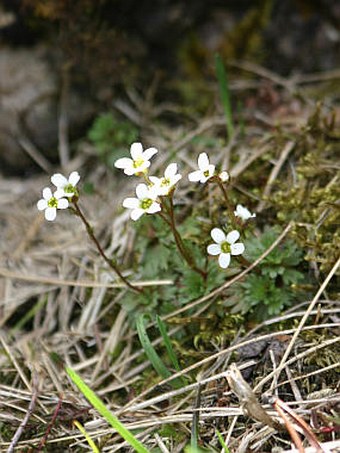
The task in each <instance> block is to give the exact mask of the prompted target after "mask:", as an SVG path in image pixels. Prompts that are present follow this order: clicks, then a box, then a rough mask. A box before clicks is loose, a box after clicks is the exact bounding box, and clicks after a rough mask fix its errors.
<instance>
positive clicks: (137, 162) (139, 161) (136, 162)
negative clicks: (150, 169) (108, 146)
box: [133, 157, 144, 168]
mask: <svg viewBox="0 0 340 453" xmlns="http://www.w3.org/2000/svg"><path fill="white" fill-rule="evenodd" d="M143 164H144V159H142V158H141V157H140V158H139V159H136V160H134V161H133V166H134V168H138V167H141V166H142V165H143Z"/></svg>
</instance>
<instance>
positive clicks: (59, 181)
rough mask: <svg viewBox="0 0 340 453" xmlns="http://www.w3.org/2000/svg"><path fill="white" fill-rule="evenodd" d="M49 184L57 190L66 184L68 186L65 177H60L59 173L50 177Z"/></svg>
mask: <svg viewBox="0 0 340 453" xmlns="http://www.w3.org/2000/svg"><path fill="white" fill-rule="evenodd" d="M51 183H52V184H54V185H55V186H56V187H58V188H62V187H65V186H66V184H68V181H67V178H65V176H64V175H62V174H61V173H55V174H54V175H53V176H52V177H51Z"/></svg>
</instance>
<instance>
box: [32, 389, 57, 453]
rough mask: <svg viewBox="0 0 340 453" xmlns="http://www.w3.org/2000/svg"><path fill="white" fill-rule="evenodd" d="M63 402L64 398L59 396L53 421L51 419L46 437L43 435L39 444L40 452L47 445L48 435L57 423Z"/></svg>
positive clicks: (38, 452) (38, 450)
mask: <svg viewBox="0 0 340 453" xmlns="http://www.w3.org/2000/svg"><path fill="white" fill-rule="evenodd" d="M62 402H63V400H62V398H59V400H58V403H57V405H56V408H55V409H54V412H53V415H52V418H51V421H50V423H49V424H48V426H47V428H46V431H45V434H44V437H43V438H42V439H41V441H40V444H39V446H38V449H37V453H40V452H41V450H42V449H43V448H44V447H45V444H46V441H47V438H48V435H49V434H50V432H51V429H52V428H53V425H54V423H55V421H56V419H57V416H58V414H59V411H60V408H61V405H62Z"/></svg>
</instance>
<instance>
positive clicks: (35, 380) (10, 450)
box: [7, 374, 38, 453]
mask: <svg viewBox="0 0 340 453" xmlns="http://www.w3.org/2000/svg"><path fill="white" fill-rule="evenodd" d="M32 380H33V382H32V387H33V388H32V398H31V401H30V404H29V406H28V409H27V412H26V414H25V417H24V419H23V421H22V422H21V423H20V426H19V428H18V429H17V430H16V432H15V434H14V436H13V439H12V441H11V443H10V446H9V447H8V450H7V453H13V452H14V449H15V446H16V444H17V443H18V442H19V439H20V437H21V436H22V434H23V432H24V429H25V427H26V425H27V423H28V420H29V419H30V417H31V415H32V413H33V411H34V408H35V405H36V402H37V398H38V378H37V375H36V374H33V378H32Z"/></svg>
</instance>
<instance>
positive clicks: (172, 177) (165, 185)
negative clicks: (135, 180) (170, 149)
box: [149, 163, 182, 196]
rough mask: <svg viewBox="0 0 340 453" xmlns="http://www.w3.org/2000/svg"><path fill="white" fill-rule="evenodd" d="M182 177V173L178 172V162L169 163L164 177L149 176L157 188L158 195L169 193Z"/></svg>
mask: <svg viewBox="0 0 340 453" xmlns="http://www.w3.org/2000/svg"><path fill="white" fill-rule="evenodd" d="M181 178H182V175H180V174H179V173H177V164H175V163H173V164H169V165H168V166H167V167H166V169H165V172H164V176H163V177H162V178H157V176H149V179H150V181H151V183H152V188H154V189H155V191H156V192H157V194H158V195H160V196H163V195H168V193H169V192H170V190H171V189H172V188H173V187H174V186H175V184H177V183H178V181H179V180H180V179H181Z"/></svg>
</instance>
